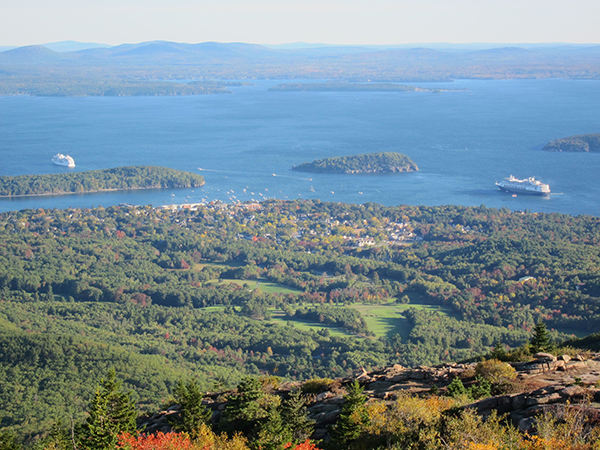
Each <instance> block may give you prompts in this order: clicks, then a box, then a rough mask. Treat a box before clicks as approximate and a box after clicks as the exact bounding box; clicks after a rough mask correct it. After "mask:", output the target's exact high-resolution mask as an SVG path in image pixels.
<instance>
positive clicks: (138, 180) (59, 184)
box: [0, 166, 204, 197]
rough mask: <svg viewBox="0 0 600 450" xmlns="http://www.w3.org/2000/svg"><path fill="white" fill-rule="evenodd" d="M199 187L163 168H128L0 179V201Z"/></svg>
mask: <svg viewBox="0 0 600 450" xmlns="http://www.w3.org/2000/svg"><path fill="white" fill-rule="evenodd" d="M203 184H204V178H203V177H201V176H200V175H196V174H193V173H189V172H182V171H180V170H175V169H169V168H167V167H153V166H128V167H117V168H114V169H104V170H91V171H87V172H75V173H60V174H49V175H19V176H15V177H0V197H25V196H42V195H65V194H84V193H91V192H103V191H124V190H133V189H163V188H170V189H172V188H189V187H199V186H202V185H203Z"/></svg>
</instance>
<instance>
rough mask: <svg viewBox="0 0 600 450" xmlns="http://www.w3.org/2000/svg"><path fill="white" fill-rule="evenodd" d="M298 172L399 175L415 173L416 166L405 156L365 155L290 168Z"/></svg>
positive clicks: (316, 161)
mask: <svg viewBox="0 0 600 450" xmlns="http://www.w3.org/2000/svg"><path fill="white" fill-rule="evenodd" d="M292 170H296V171H299V172H313V173H353V174H364V173H399V172H415V171H417V170H419V168H418V167H417V165H416V164H415V163H414V162H413V161H412V160H411V159H410V158H409V157H408V156H406V155H403V154H402V153H396V152H380V153H366V154H363V155H352V156H335V157H333V158H324V159H317V160H315V161H313V162H310V163H308V162H305V163H302V164H300V165H298V166H294V167H292Z"/></svg>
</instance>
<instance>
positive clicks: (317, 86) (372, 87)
mask: <svg viewBox="0 0 600 450" xmlns="http://www.w3.org/2000/svg"><path fill="white" fill-rule="evenodd" d="M464 90H466V89H435V88H422V87H417V86H410V85H407V84H397V83H346V82H343V81H330V82H327V83H282V84H278V85H277V86H275V87H272V88H270V89H269V91H296V92H298V91H302V92H365V91H367V92H441V91H464Z"/></svg>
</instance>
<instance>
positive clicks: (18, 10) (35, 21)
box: [0, 0, 600, 46]
mask: <svg viewBox="0 0 600 450" xmlns="http://www.w3.org/2000/svg"><path fill="white" fill-rule="evenodd" d="M599 17H600V0H368V1H367V0H102V1H100V0H51V1H49V0H0V46H21V45H33V44H42V43H49V42H58V41H65V40H74V41H80V42H95V43H103V44H109V45H117V44H121V43H137V42H144V41H149V40H168V41H176V42H188V43H198V42H206V41H217V42H248V43H256V44H283V43H292V42H311V43H329V44H386V45H389V44H406V43H441V42H447V43H474V42H486V43H546V42H569V43H600V26H599V25H598V18H599Z"/></svg>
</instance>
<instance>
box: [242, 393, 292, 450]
mask: <svg viewBox="0 0 600 450" xmlns="http://www.w3.org/2000/svg"><path fill="white" fill-rule="evenodd" d="M252 434H255V435H256V440H255V441H254V442H252V444H251V447H252V448H256V449H260V450H281V449H283V448H284V447H285V446H286V445H287V444H289V443H290V442H292V431H291V428H290V426H289V424H287V423H285V422H284V420H283V419H282V417H281V414H280V412H279V408H277V407H276V406H275V405H274V404H273V405H271V406H270V407H269V410H268V412H267V417H265V418H264V419H263V420H261V421H259V423H258V426H257V428H256V430H255V431H254V433H252Z"/></svg>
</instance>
